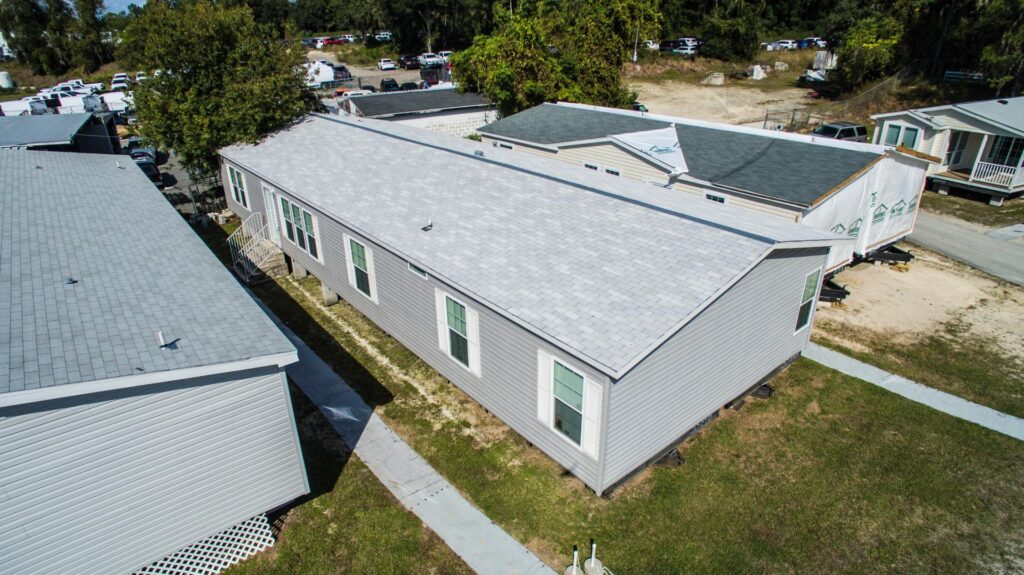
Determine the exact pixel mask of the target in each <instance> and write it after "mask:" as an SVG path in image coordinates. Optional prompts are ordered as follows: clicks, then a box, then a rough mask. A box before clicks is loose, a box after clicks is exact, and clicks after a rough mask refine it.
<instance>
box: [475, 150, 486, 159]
mask: <svg viewBox="0 0 1024 575" xmlns="http://www.w3.org/2000/svg"><path fill="white" fill-rule="evenodd" d="M473 155H474V156H476V157H478V158H482V157H484V151H483V150H474V151H473Z"/></svg>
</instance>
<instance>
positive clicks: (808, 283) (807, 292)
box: [800, 270, 821, 301]
mask: <svg viewBox="0 0 1024 575" xmlns="http://www.w3.org/2000/svg"><path fill="white" fill-rule="evenodd" d="M820 275H821V270H817V271H815V272H814V273H812V274H811V275H809V276H807V279H806V280H804V297H803V299H802V300H800V301H807V300H810V299H814V294H815V292H817V291H818V276H820Z"/></svg>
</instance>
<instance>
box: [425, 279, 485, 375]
mask: <svg viewBox="0 0 1024 575" xmlns="http://www.w3.org/2000/svg"><path fill="white" fill-rule="evenodd" d="M434 299H435V302H436V305H437V344H438V347H440V348H441V351H443V352H445V353H447V354H448V357H450V358H452V359H453V360H454V361H455V362H456V363H458V364H459V365H461V366H462V367H464V368H466V369H468V370H469V371H470V372H472V373H473V374H474V375H476V376H477V377H479V376H480V316H479V314H477V312H476V310H474V309H473V308H471V307H469V306H468V305H466V304H465V303H464V302H462V301H461V300H459V299H456V298H455V297H453V296H451V295H450V294H447V293H445V292H443V291H441V290H434Z"/></svg>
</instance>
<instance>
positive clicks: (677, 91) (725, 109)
mask: <svg viewBox="0 0 1024 575" xmlns="http://www.w3.org/2000/svg"><path fill="white" fill-rule="evenodd" d="M629 85H630V88H632V89H633V90H636V91H637V93H638V94H639V97H638V100H639V101H640V102H643V104H644V105H645V106H647V109H648V110H650V111H651V112H654V113H657V114H667V115H671V116H679V117H682V118H692V119H695V120H707V121H711V122H725V123H728V124H750V123H756V124H757V126H758V127H760V126H761V123H762V121H763V119H764V113H765V108H767V107H768V106H771V107H773V108H792V107H799V106H803V105H806V104H807V100H808V98H807V89H806V88H785V89H782V90H771V91H761V90H758V89H757V88H749V87H745V86H743V87H741V86H729V85H725V86H702V85H694V84H689V83H687V82H660V83H651V82H635V81H634V82H630V84H629Z"/></svg>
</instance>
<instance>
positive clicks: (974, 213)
mask: <svg viewBox="0 0 1024 575" xmlns="http://www.w3.org/2000/svg"><path fill="white" fill-rule="evenodd" d="M921 207H922V208H924V209H926V210H928V211H930V212H935V213H938V214H943V215H947V216H953V217H955V218H960V219H961V220H965V221H968V222H971V223H974V224H979V225H982V226H986V227H990V228H1002V227H1005V226H1012V225H1014V224H1020V223H1024V198H1015V199H1012V200H1006V201H1004V202H1003V205H1002V206H999V207H996V206H990V205H989V204H988V197H987V196H983V195H981V194H977V195H972V194H970V193H953V192H950V195H948V196H943V195H941V194H938V193H935V192H925V194H924V195H923V196H921Z"/></svg>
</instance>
